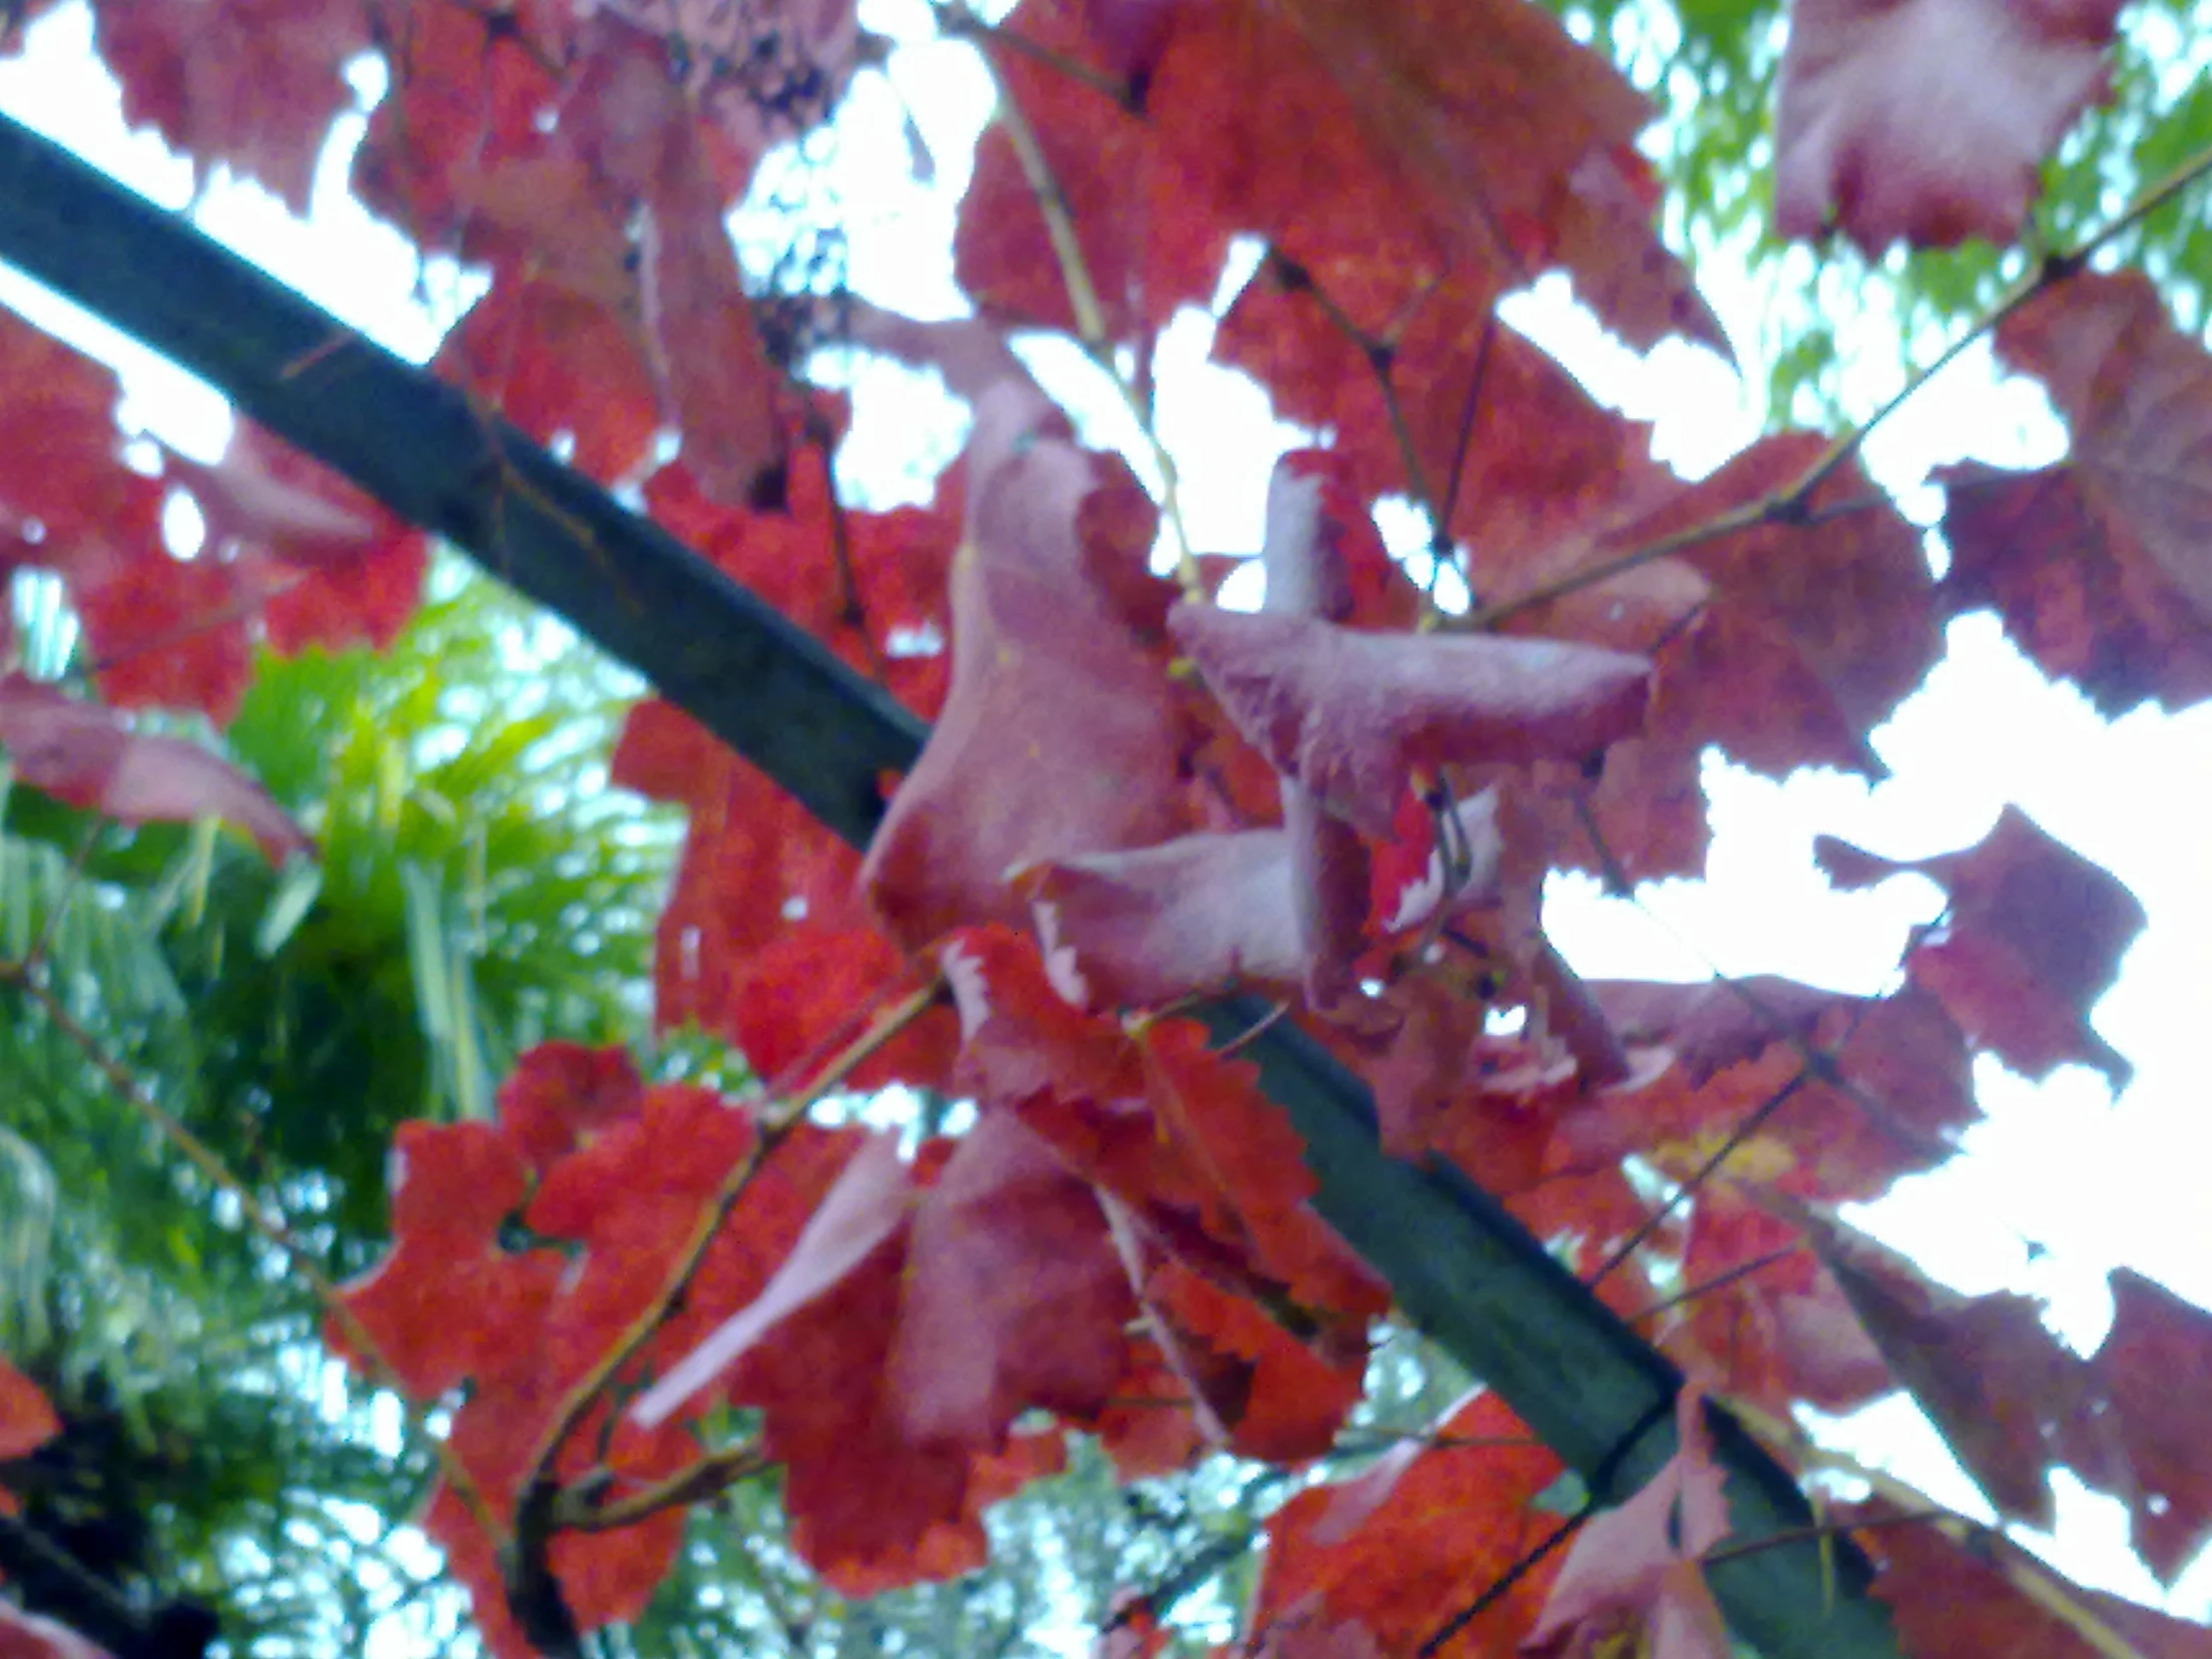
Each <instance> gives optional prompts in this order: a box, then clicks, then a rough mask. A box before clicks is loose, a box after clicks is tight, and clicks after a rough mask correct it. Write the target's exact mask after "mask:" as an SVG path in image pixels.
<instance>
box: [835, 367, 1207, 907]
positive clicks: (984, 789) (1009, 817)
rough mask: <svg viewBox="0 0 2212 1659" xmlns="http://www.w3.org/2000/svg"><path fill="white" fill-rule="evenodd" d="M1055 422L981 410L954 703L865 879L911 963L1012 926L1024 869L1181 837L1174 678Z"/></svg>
mask: <svg viewBox="0 0 2212 1659" xmlns="http://www.w3.org/2000/svg"><path fill="white" fill-rule="evenodd" d="M1053 426H1054V420H1053V418H1052V417H1050V416H1049V414H1048V412H1047V406H1046V405H1044V404H1043V403H1042V401H1041V399H1040V398H1039V397H1038V396H1037V394H1036V393H1035V392H1034V391H1033V389H1030V388H1027V387H1023V386H1021V385H1019V384H1016V383H1013V382H1002V383H1001V385H1000V386H999V387H997V388H995V390H994V391H993V392H992V393H991V394H989V395H987V396H986V397H985V398H984V400H983V401H982V402H980V403H979V404H978V405H977V408H976V429H975V435H974V436H973V438H972V439H971V440H970V444H969V449H968V517H967V534H966V539H965V540H964V541H963V543H962V545H961V549H960V553H959V556H958V557H957V558H956V559H955V560H954V562H953V567H952V576H951V606H952V689H951V691H950V693H949V694H948V695H947V697H946V699H945V706H944V713H943V715H942V716H941V717H940V718H939V720H938V722H937V725H936V727H935V729H934V730H933V731H932V732H931V733H930V737H929V743H928V746H927V747H926V748H925V749H924V750H923V751H922V754H921V759H920V760H919V761H918V762H916V763H915V766H914V770H913V771H912V772H911V773H909V774H908V775H907V777H906V781H905V782H904V784H902V785H901V786H900V788H899V791H898V794H897V795H896V796H895V797H894V798H893V799H892V802H891V807H890V811H889V812H888V813H887V814H886V815H885V816H884V819H883V823H882V825H881V827H880V828H879V829H878V830H876V833H875V837H874V839H873V841H872V842H871V843H870V844H869V847H868V854H867V859H866V861H865V863H864V864H863V866H862V868H861V881H862V883H863V885H864V887H865V890H866V892H867V894H868V898H869V902H870V903H871V904H872V905H873V906H874V908H875V910H876V913H877V914H879V915H880V916H881V917H882V918H883V920H884V924H885V925H886V926H887V927H888V929H889V930H890V932H891V934H892V936H893V937H894V938H896V939H897V940H898V941H899V942H900V943H901V944H903V945H905V946H906V947H907V948H908V949H917V948H920V947H921V946H923V945H926V944H927V943H928V942H929V941H930V940H932V939H934V938H936V937H937V936H938V935H940V934H942V933H943V932H945V931H946V930H947V929H949V928H951V927H954V926H957V925H961V924H964V923H973V922H976V921H980V920H985V919H1017V918H1019V917H1020V916H1021V914H1022V909H1021V905H1020V900H1019V897H1018V895H1016V894H1015V893H1014V892H1013V891H1012V889H1011V888H1010V887H1009V886H1008V885H1007V877H1008V875H1009V874H1010V873H1011V872H1012V871H1013V870H1015V869H1017V868H1019V867H1021V866H1023V865H1025V864H1029V863H1032V862H1035V861H1037V860H1039V859H1044V858H1052V857H1062V856H1066V855H1068V854H1070V853H1081V852H1094V851H1103V850H1109V849H1112V848H1116V847H1127V846H1148V845H1152V844H1155V843H1157V842H1159V841H1163V840H1166V839H1168V838H1170V837H1171V836H1172V835H1174V834H1175V833H1176V832H1177V831H1178V830H1182V829H1183V828H1185V824H1184V823H1183V821H1182V818H1181V809H1180V807H1179V804H1178V800H1177V790H1176V783H1177V764H1178V754H1177V736H1176V731H1175V727H1174V721H1173V715H1172V702H1171V692H1170V688H1169V685H1168V681H1167V676H1166V673H1165V665H1164V663H1163V662H1162V661H1161V660H1160V655H1159V653H1158V651H1157V650H1156V649H1155V648H1152V647H1150V646H1148V645H1147V644H1146V642H1144V641H1142V640H1141V639H1139V638H1138V637H1137V636H1136V635H1135V634H1134V633H1133V632H1132V630H1131V629H1130V628H1129V626H1128V625H1127V623H1126V622H1125V621H1124V620H1123V619H1122V618H1123V607H1122V606H1121V605H1119V604H1117V603H1116V602H1115V600H1114V599H1113V598H1112V597H1111V590H1108V589H1106V588H1104V587H1103V586H1102V584H1101V583H1100V582H1099V581H1098V580H1097V578H1096V576H1095V574H1094V573H1093V570H1092V569H1091V568H1090V565H1091V561H1090V560H1089V559H1087V557H1086V553H1085V549H1084V546H1083V543H1082V540H1081V538H1080V536H1079V535H1078V533H1077V514H1078V512H1079V510H1080V508H1081V506H1082V503H1083V499H1084V497H1085V496H1086V495H1088V494H1089V493H1090V492H1091V490H1092V489H1093V488H1095V487H1097V485H1098V483H1099V482H1100V479H1101V473H1100V469H1099V468H1098V466H1097V464H1096V463H1095V462H1094V460H1093V459H1092V457H1091V456H1089V455H1088V454H1086V453H1085V452H1084V451H1082V450H1080V449H1078V448H1076V447H1075V445H1074V444H1072V443H1070V442H1069V441H1067V440H1066V439H1065V438H1064V437H1060V436H1057V435H1055V433H1054V430H1053Z"/></svg>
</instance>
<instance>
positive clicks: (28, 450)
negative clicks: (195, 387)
mask: <svg viewBox="0 0 2212 1659" xmlns="http://www.w3.org/2000/svg"><path fill="white" fill-rule="evenodd" d="M0 378H4V381H5V383H6V385H7V386H8V387H9V395H8V402H7V410H6V421H7V425H6V437H7V453H8V460H9V465H8V467H7V469H6V476H5V478H4V479H0V573H4V572H8V571H13V570H14V569H16V568H17V567H18V566H21V565H38V566H42V567H44V568H45V569H48V570H52V571H54V572H56V573H57V574H58V575H60V576H61V577H62V578H63V579H64V580H66V581H67V582H68V583H69V584H70V586H71V588H72V590H73V591H79V592H81V591H83V590H85V589H87V588H92V587H97V586H98V585H99V584H100V583H102V582H104V581H107V580H108V579H109V578H111V577H113V576H115V575H116V574H117V573H119V572H120V571H122V570H124V569H127V568H128V567H130V566H132V565H134V564H137V563H138V562H139V561H141V560H142V559H145V558H148V557H152V556H158V555H159V554H160V553H161V549H162V541H161V514H162V486H161V484H160V482H159V481H158V480H156V479H153V478H147V477H144V476H141V475H140V474H139V473H137V472H134V471H132V470H131V469H130V468H129V467H127V466H125V465H124V464H123V462H122V458H121V453H120V440H119V438H118V436H117V433H116V426H115V407H116V400H117V398H118V397H119V396H120V395H121V391H122V387H121V385H120V383H119V382H118V381H117V379H116V376H115V371H114V370H113V369H111V368H109V367H108V366H107V365H106V364H104V363H100V362H96V361H94V360H93V359H92V358H90V357H88V356H86V355H85V354H84V353H83V352H81V351H76V350H73V349H71V348H70V347H69V346H67V345H64V344H63V343H62V342H61V341H59V340H57V339H55V338H54V337H53V336H51V335H50V334H45V333H42V332H40V331H39V330H38V329H36V328H34V327H32V326H31V325H30V324H29V323H28V322H25V321H24V320H23V319H22V318H20V317H18V316H17V315H16V314H15V313H14V312H13V311H0Z"/></svg>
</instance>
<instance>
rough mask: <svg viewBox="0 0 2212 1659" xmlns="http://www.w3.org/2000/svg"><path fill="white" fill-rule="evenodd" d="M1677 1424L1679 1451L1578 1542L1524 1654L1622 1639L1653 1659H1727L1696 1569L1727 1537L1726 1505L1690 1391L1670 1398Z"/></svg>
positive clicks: (1721, 1630) (1716, 1615) (1723, 1635)
mask: <svg viewBox="0 0 2212 1659" xmlns="http://www.w3.org/2000/svg"><path fill="white" fill-rule="evenodd" d="M1675 1426H1676V1432H1677V1434H1678V1435H1679V1436H1680V1444H1679V1446H1678V1448H1677V1449H1676V1451H1675V1454H1674V1455H1673V1456H1672V1457H1670V1458H1669V1459H1668V1460H1667V1463H1666V1466H1665V1467H1664V1468H1662V1469H1661V1470H1660V1471H1659V1472H1658V1473H1657V1474H1656V1475H1654V1476H1652V1479H1651V1483H1650V1484H1649V1485H1647V1486H1645V1487H1644V1489H1643V1490H1642V1491H1640V1492H1638V1493H1637V1494H1636V1495H1635V1496H1634V1497H1632V1498H1630V1499H1629V1500H1628V1501H1627V1502H1626V1503H1624V1504H1622V1505H1621V1506H1620V1507H1619V1508H1617V1509H1611V1510H1608V1511H1606V1512H1605V1513H1604V1514H1602V1515H1599V1516H1598V1517H1597V1518H1596V1519H1595V1520H1593V1521H1591V1522H1590V1523H1589V1525H1587V1526H1585V1527H1584V1528H1583V1529H1582V1530H1581V1532H1580V1533H1579V1534H1577V1535H1576V1537H1575V1540H1574V1543H1573V1546H1572V1547H1571V1548H1570V1549H1569V1550H1568V1552H1567V1559H1566V1564H1565V1565H1564V1566H1562V1567H1561V1568H1560V1569H1559V1576H1558V1578H1557V1579H1556V1580H1554V1581H1553V1583H1552V1586H1551V1596H1550V1599H1549V1600H1547V1601H1546V1602H1545V1603H1544V1611H1543V1616H1542V1617H1541V1618H1540V1619H1538V1620H1537V1621H1536V1628H1535V1629H1534V1630H1532V1631H1530V1632H1529V1634H1528V1638H1527V1640H1525V1641H1524V1642H1522V1643H1521V1651H1522V1652H1523V1653H1531V1654H1565V1653H1573V1654H1587V1653H1593V1652H1597V1651H1600V1650H1601V1649H1602V1647H1603V1644H1604V1643H1605V1642H1606V1640H1607V1638H1615V1639H1618V1638H1621V1637H1627V1638H1630V1640H1629V1641H1628V1643H1627V1645H1628V1647H1629V1648H1631V1649H1632V1650H1633V1651H1635V1652H1637V1653H1645V1654H1649V1655H1650V1656H1651V1659H1729V1655H1730V1654H1731V1653H1732V1652H1733V1651H1734V1650H1733V1649H1732V1648H1731V1647H1730V1645H1729V1640H1728V1626H1727V1624H1726V1623H1725V1622H1724V1621H1723V1620H1722V1618H1721V1611H1720V1608H1719V1606H1718V1605H1717V1604H1716V1603H1715V1602H1714V1600H1713V1592H1712V1591H1711V1590H1710V1589H1709V1588H1707V1586H1706V1583H1705V1572H1704V1569H1703V1568H1702V1567H1701V1566H1699V1564H1698V1558H1699V1557H1700V1556H1702V1555H1703V1554H1704V1553H1705V1552H1706V1551H1707V1550H1709V1549H1711V1548H1712V1547H1713V1546H1714V1545H1715V1544H1717V1543H1719V1542H1720V1541H1721V1539H1722V1538H1723V1537H1725V1536H1727V1533H1728V1500H1727V1498H1726V1497H1724V1496H1723V1495H1722V1492H1721V1486H1722V1481H1723V1476H1722V1474H1721V1470H1720V1467H1719V1465H1718V1464H1716V1463H1715V1462H1714V1461H1713V1448H1712V1444H1711V1442H1710V1440H1709V1439H1708V1437H1707V1433H1706V1427H1705V1401H1704V1396H1703V1395H1702V1394H1701V1393H1700V1392H1699V1391H1698V1390H1697V1389H1696V1388H1694V1387H1685V1388H1683V1389H1682V1391H1681V1393H1680V1394H1679V1395H1678V1396H1677V1397H1676V1401H1675Z"/></svg>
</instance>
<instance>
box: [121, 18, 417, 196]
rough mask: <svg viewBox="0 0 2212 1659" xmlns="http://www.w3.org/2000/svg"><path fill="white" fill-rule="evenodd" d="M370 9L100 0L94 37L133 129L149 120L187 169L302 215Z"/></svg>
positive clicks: (343, 101) (345, 97) (363, 45)
mask: <svg viewBox="0 0 2212 1659" xmlns="http://www.w3.org/2000/svg"><path fill="white" fill-rule="evenodd" d="M368 13H369V8H368V7H367V6H365V5H363V4H362V0H308V3H306V4H301V3H299V0H239V3H236V4H232V5H225V6H215V7H193V8H186V7H179V6H172V5H167V4H165V3H164V0H102V4H101V5H100V7H99V8H98V9H97V10H96V11H95V12H94V13H93V18H94V32H93V45H94V46H95V48H96V49H97V50H98V51H99V53H100V56H101V57H102V58H103V59H105V60H106V62H107V65H108V68H109V69H110V70H112V71H113V72H114V74H115V78H116V79H117V80H118V81H119V82H121V83H122V86H123V114H124V119H125V120H127V121H129V122H130V123H131V125H133V126H134V127H137V126H151V127H153V128H155V129H156V130H157V131H158V132H160V134H161V135H162V137H163V138H165V139H167V140H168V141H169V143H170V146H171V147H172V148H173V149H176V150H179V151H182V152H183V153H184V154H185V155H186V156H188V157H190V158H191V159H192V162H193V167H194V171H195V172H196V173H201V174H205V173H206V172H207V171H208V170H209V169H210V168H212V167H213V166H215V165H216V164H217V163H219V162H220V163H223V164H224V165H226V166H228V167H229V168H230V169H231V171H232V172H234V173H236V174H239V175H241V176H243V177H245V178H249V179H254V180H257V181H259V182H260V183H262V184H264V185H267V186H268V187H269V188H270V189H271V190H273V191H275V192H276V193H277V195H278V196H279V197H281V198H283V201H284V205H285V206H286V207H288V208H290V209H291V211H292V212H293V213H295V214H304V213H305V212H306V211H307V189H308V186H309V185H310V184H312V183H313V180H314V167H315V161H316V158H317V157H318V156H319V155H320V154H321V151H322V141H323V138H324V136H325V135H326V134H327V133H328V132H329V129H330V123H331V121H332V120H333V119H334V118H335V117H336V116H337V114H338V113H339V112H340V111H341V110H345V109H349V108H351V107H352V105H353V93H352V90H351V89H350V88H349V87H348V86H347V85H346V81H345V75H344V70H345V66H346V65H347V63H349V62H350V61H351V60H352V59H354V58H355V57H358V56H359V55H360V54H361V53H363V52H365V51H367V50H368V49H369V47H370V46H371V44H373V42H372V39H371V31H370V23H369V15H368Z"/></svg>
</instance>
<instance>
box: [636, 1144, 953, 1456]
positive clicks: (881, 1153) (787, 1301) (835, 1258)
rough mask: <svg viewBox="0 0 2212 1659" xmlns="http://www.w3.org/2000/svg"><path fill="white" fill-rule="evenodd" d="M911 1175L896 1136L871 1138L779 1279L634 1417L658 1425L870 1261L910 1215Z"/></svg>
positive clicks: (678, 1368)
mask: <svg viewBox="0 0 2212 1659" xmlns="http://www.w3.org/2000/svg"><path fill="white" fill-rule="evenodd" d="M912 1187H913V1182H912V1177H911V1175H910V1173H909V1171H908V1170H907V1168H906V1166H905V1164H903V1163H902V1162H900V1161H899V1156H898V1141H897V1139H896V1138H895V1137H894V1136H889V1135H872V1136H870V1137H869V1138H868V1140H867V1142H866V1143H865V1144H864V1145H863V1146H862V1147H861V1148H860V1150H859V1151H858V1152H856V1153H854V1154H853V1156H852V1160H851V1162H850V1163H848V1164H846V1165H845V1167H844V1173H843V1174H841V1175H839V1176H838V1177H837V1184H836V1185H835V1186H834V1187H832V1188H830V1193H829V1196H828V1197H826V1198H825V1199H824V1200H823V1201H822V1207H821V1208H820V1209H819V1210H817V1211H816V1212H815V1214H814V1219H813V1220H811V1221H809V1222H808V1224H807V1230H806V1231H805V1232H804V1233H802V1234H801V1235H800V1236H799V1242H798V1243H797V1244H795V1245H793V1246H792V1253H791V1255H790V1256H789V1257H787V1258H786V1259H785V1262H784V1265H783V1266H782V1267H781V1268H779V1269H777V1271H776V1277H775V1278H773V1279H771V1280H770V1281H769V1283H768V1287H767V1288H766V1289H765V1290H763V1291H762V1292H761V1294H760V1297H759V1298H758V1299H757V1300H756V1301H755V1302H754V1303H753V1304H752V1306H750V1307H748V1308H747V1309H746V1310H745V1311H744V1312H743V1313H741V1314H739V1315H737V1316H736V1317H735V1318H733V1319H730V1320H728V1321H725V1322H724V1323H723V1324H722V1325H721V1326H720V1327H719V1328H718V1329H717V1330H716V1331H715V1332H714V1334H713V1335H712V1336H710V1337H708V1338H707V1340H706V1341H705V1342H703V1343H701V1344H700V1345H699V1347H697V1348H696V1349H694V1350H693V1351H692V1352H691V1353H690V1354H689V1355H687V1356H685V1357H684V1359H682V1360H680V1361H678V1362H677V1363H676V1364H675V1365H674V1366H671V1367H670V1368H669V1370H668V1372H667V1374H666V1375H665V1376H663V1377H662V1378H661V1380H660V1381H659V1382H658V1383H654V1385H653V1386H652V1387H650V1388H648V1389H647V1390H646V1391H645V1392H644V1393H643V1394H641V1395H639V1396H638V1400H637V1403H636V1404H634V1405H633V1406H632V1407H631V1408H630V1414H631V1416H632V1417H633V1418H635V1419H636V1420H637V1422H638V1423H640V1424H641V1425H642V1426H644V1427H647V1428H652V1427H655V1426H657V1425H658V1424H660V1423H661V1422H663V1421H665V1420H666V1419H667V1418H669V1417H670V1416H672V1415H673V1414H674V1413H675V1412H677V1411H678V1410H680V1409H681V1408H682V1407H683V1405H684V1402H685V1401H686V1400H688V1399H690V1398H691V1397H692V1395H694V1394H696V1393H697V1392H698V1391H699V1390H700V1389H702V1388H704V1387H706V1386H707V1385H708V1383H711V1382H713V1381H714V1379H715V1378H717V1377H719V1376H720V1375H722V1373H724V1372H726V1371H728V1370H729V1369H730V1368H731V1367H732V1366H734V1365H736V1364H737V1363H738V1362H739V1361H740V1360H742V1359H743V1358H744V1357H745V1355H746V1354H747V1352H748V1351H749V1350H751V1349H752V1348H753V1347H754V1346H755V1345H756V1344H758V1343H759V1342H760V1341H761V1340H762V1339H763V1338H764V1337H766V1336H767V1335H768V1334H769V1333H770V1332H772V1331H774V1330H775V1329H776V1327H777V1326H778V1325H779V1324H780V1323H781V1322H783V1321H784V1320H786V1319H789V1318H790V1317H791V1316H793V1315H794V1314H797V1313H798V1312H800V1310H802V1309H804V1308H806V1307H808V1306H810V1305H811V1304H813V1303H814V1302H816V1301H818V1300H819V1299H820V1298H822V1297H824V1296H827V1295H828V1294H829V1293H830V1292H831V1291H832V1290H834V1289H835V1288H836V1287H837V1286H838V1285H839V1284H841V1283H842V1282H843V1281H844V1280H845V1279H846V1278H848V1277H849V1276H850V1275H852V1274H853V1273H855V1272H856V1271H858V1269H859V1268H860V1267H861V1266H862V1264H864V1263H865V1262H867V1261H868V1259H869V1258H870V1257H872V1256H873V1255H874V1254H875V1253H876V1251H877V1250H878V1249H880V1248H881V1247H882V1246H883V1244H884V1243H885V1242H886V1241H887V1240H889V1239H890V1238H891V1237H892V1235H894V1234H895V1233H897V1232H899V1231H900V1229H902V1228H903V1227H904V1226H905V1225H906V1223H907V1220H908V1218H909V1216H910V1214H911V1209H912V1204H911V1195H912Z"/></svg>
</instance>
